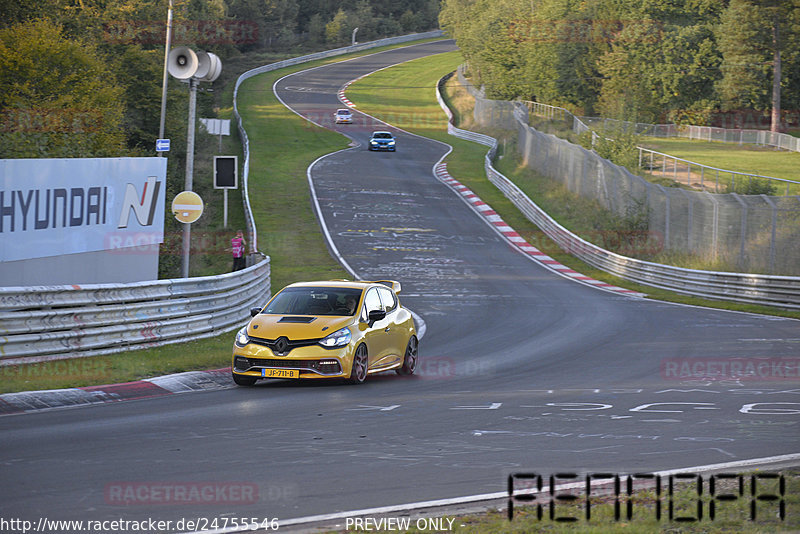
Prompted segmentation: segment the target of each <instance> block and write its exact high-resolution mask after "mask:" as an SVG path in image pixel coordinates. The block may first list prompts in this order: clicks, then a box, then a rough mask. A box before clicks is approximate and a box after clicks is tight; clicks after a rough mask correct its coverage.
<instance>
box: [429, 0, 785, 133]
mask: <svg viewBox="0 0 800 534" xmlns="http://www.w3.org/2000/svg"><path fill="white" fill-rule="evenodd" d="M440 24H441V26H442V28H443V29H444V30H445V31H447V32H448V34H450V35H451V36H453V37H454V38H455V39H456V42H457V44H458V46H459V47H460V48H461V50H462V52H463V54H464V56H465V58H466V59H467V61H468V63H469V65H470V68H471V72H472V74H473V75H474V76H475V77H476V78H477V80H478V81H479V82H480V83H481V84H483V85H484V86H485V88H486V91H487V95H488V96H489V97H491V98H498V99H514V98H522V99H525V100H536V101H540V102H545V103H549V104H554V105H559V106H563V107H567V108H570V109H572V110H573V111H576V112H577V113H578V114H585V115H595V114H599V115H603V116H606V117H610V118H617V119H623V120H629V121H636V122H648V123H655V122H676V123H679V124H680V123H685V124H698V125H718V126H723V127H729V128H733V127H763V126H766V127H770V128H771V129H773V130H774V131H777V130H779V129H781V127H782V126H785V125H786V124H790V125H793V126H794V127H797V126H798V124H797V123H798V118H799V117H798V114H799V112H798V110H800V0H443V1H442V8H441V14H440Z"/></svg>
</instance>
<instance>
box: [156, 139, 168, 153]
mask: <svg viewBox="0 0 800 534" xmlns="http://www.w3.org/2000/svg"><path fill="white" fill-rule="evenodd" d="M156 152H169V139H156Z"/></svg>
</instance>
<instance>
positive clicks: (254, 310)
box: [250, 308, 261, 317]
mask: <svg viewBox="0 0 800 534" xmlns="http://www.w3.org/2000/svg"><path fill="white" fill-rule="evenodd" d="M259 313H261V308H250V317H255V316H256V315H258V314H259Z"/></svg>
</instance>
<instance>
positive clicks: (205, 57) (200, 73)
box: [192, 51, 211, 80]
mask: <svg viewBox="0 0 800 534" xmlns="http://www.w3.org/2000/svg"><path fill="white" fill-rule="evenodd" d="M195 55H197V70H196V71H194V74H193V75H192V76H193V77H195V78H197V79H198V80H202V79H203V78H204V77H205V76H206V74H208V71H209V69H210V68H211V56H210V55H209V53H208V52H201V51H197V52H195Z"/></svg>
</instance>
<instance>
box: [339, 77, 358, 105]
mask: <svg viewBox="0 0 800 534" xmlns="http://www.w3.org/2000/svg"><path fill="white" fill-rule="evenodd" d="M363 77H364V76H359V77H358V78H356V79H355V80H350V81H349V82H347V83H346V84H344V85H343V86H342V87H341V88H340V89H339V92H337V93H336V96H338V97H339V100H341V101H342V104H344V105H345V106H347V107H348V108H355V107H356V105H355V104H353V102H351V101H350V99H349V98H347V97H346V96H345V94H344V93H345V91H347V88H348V87H350V85H351V84H353V83H355V82H357V81H358V80H360V79H361V78H363Z"/></svg>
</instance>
